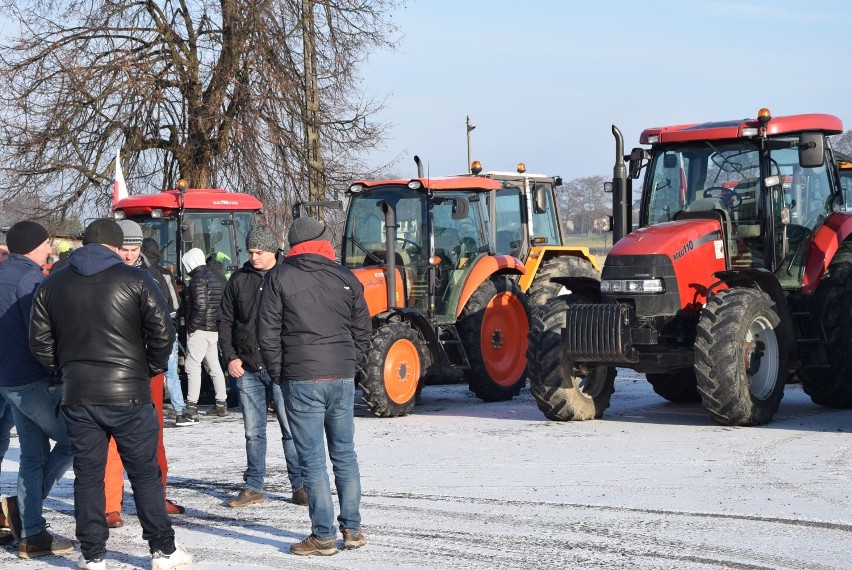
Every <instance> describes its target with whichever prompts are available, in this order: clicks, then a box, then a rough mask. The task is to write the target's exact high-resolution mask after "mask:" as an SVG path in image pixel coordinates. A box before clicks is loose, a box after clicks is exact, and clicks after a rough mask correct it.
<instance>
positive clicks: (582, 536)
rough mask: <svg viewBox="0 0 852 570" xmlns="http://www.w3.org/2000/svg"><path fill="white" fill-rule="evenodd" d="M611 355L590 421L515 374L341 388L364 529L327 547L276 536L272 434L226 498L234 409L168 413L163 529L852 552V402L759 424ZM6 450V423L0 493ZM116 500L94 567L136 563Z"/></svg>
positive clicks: (572, 551) (460, 546)
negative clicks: (116, 522)
mask: <svg viewBox="0 0 852 570" xmlns="http://www.w3.org/2000/svg"><path fill="white" fill-rule="evenodd" d="M619 372H620V373H619V377H618V380H617V382H616V393H615V395H614V396H613V405H612V407H611V408H610V409H609V410H608V411H607V414H606V415H605V417H604V419H602V420H598V421H591V422H583V423H556V422H551V421H547V420H545V419H544V417H543V416H542V414H541V413H540V412H539V411H538V409H537V408H536V405H535V402H534V401H533V399H532V397H531V396H530V395H529V392H528V391H524V392H522V394H521V396H520V397H518V398H516V399H515V400H513V401H511V402H502V403H496V404H484V403H482V402H480V401H478V400H476V399H475V398H474V397H473V396H472V395H470V393H469V392H468V391H467V389H466V387H465V386H463V385H448V386H430V387H427V388H426V389H424V391H423V404H422V405H421V406H419V407H418V408H417V410H416V413H415V414H414V415H411V416H409V417H405V418H397V419H377V418H374V417H372V416H370V415H369V414H368V413H367V412H366V410H365V409H364V408H363V406H361V405H358V406H356V416H357V418H356V429H357V435H356V437H357V441H356V445H357V449H358V455H359V459H360V464H361V473H362V484H363V494H364V496H363V504H362V516H363V520H364V531H365V534H366V536H367V546H366V547H364V548H362V549H360V550H356V551H346V552H341V553H339V554H338V555H336V556H332V557H316V558H313V557H312V558H302V557H295V556H293V555H291V554H289V552H288V550H289V547H290V545H291V544H293V543H294V542H296V541H298V540H300V539H301V538H303V537H304V536H305V535H306V534H307V533H308V531H309V528H310V525H309V520H308V516H307V509H306V508H304V507H297V506H295V505H292V504H290V503H289V502H288V500H289V498H290V488H289V484H288V483H287V478H286V473H285V472H284V461H283V456H282V453H281V451H280V446H278V445H274V446H272V445H271V446H270V450H269V473H268V478H267V501H266V502H265V503H263V504H261V505H254V506H251V507H247V508H244V509H241V510H233V509H229V508H228V507H226V506H224V500H225V499H226V498H227V497H229V496H231V495H233V494H234V493H236V492H237V491H238V490H239V489H240V486H241V483H242V471H243V469H244V461H245V453H244V446H243V441H244V440H243V433H242V424H241V416H240V414H239V412H238V411H236V410H232V412H235V413H232V414H231V415H230V416H229V417H227V418H216V419H212V418H211V419H209V420H207V419H205V418H202V423H201V424H200V425H198V426H193V427H191V428H168V429H167V431H166V449H167V452H168V455H169V469H170V471H169V484H170V487H169V491H168V495H169V497H170V498H172V499H174V500H175V501H176V502H178V503H180V504H183V505H185V506H186V507H187V514H185V515H180V516H175V517H173V521H174V524H175V529H176V532H177V535H178V540H179V541H180V542H181V543H183V544H184V545H185V546H186V547H187V548H188V550H190V551H191V552H193V553H194V554H195V556H196V560H197V563H196V564H194V565H193V566H192V568H242V569H249V570H253V569H265V568H347V569H351V568H406V569H407V568H471V569H483V570H485V569H493V568H517V569H533V568H548V567H554V568H607V569H609V568H672V569H675V568H676V569H710V568H739V569H764V568H765V569H776V568H785V569H787V568H788V569H803V568H807V569H809V570H816V569H827V568H852V560H850V556H849V552H850V548H849V544H850V541H852V437H851V436H850V435H849V432H852V413H850V412H849V411H836V410H829V409H825V408H821V407H819V406H816V405H814V404H812V403H811V402H810V399H809V398H808V397H807V396H806V395H805V394H804V393H803V392H802V390H801V387H800V386H796V385H793V386H789V387H788V388H787V390H786V393H785V397H784V400H783V401H782V402H781V409H780V411H779V413H778V414H777V415H776V418H775V421H774V422H773V423H771V424H770V425H768V426H763V427H757V428H730V427H722V426H719V425H717V424H715V423H714V422H713V421H712V420H710V418H709V417H708V416H707V415H706V414H705V413H704V411H703V409H702V408H701V406H700V405H679V404H671V403H667V402H665V401H663V400H662V399H660V398H659V397H658V396H656V395H655V394H654V393H653V391H652V390H651V387H650V385H649V384H648V383H647V382H645V380H644V377H643V376H641V375H636V374H635V373H633V372H630V371H627V370H620V371H619ZM270 428H271V429H272V428H275V424H274V423H273V424H270ZM17 460H18V447H17V439H14V440H13V442H12V448H11V449H10V450H9V452H8V453H7V455H6V459H5V461H4V463H3V472H2V476H0V491H2V492H4V493H9V492H11V491H12V490H13V488H14V476H15V472H16V470H17ZM72 480H73V475H72V474H71V473H70V472H69V474H68V475H67V476H66V478H65V479H64V480H63V481H62V482H61V483H60V484H59V485H58V487H57V488H56V489H55V491H54V494H53V496H52V497H51V498H50V499H49V500H48V501H47V502H46V507H47V508H48V509H49V511H48V513H47V518H48V520H49V522H50V523H51V530H53V531H55V532H57V533H59V534H62V535H64V536H69V537H73V528H74V527H73V501H72ZM127 490H128V496H129V486H128V487H127ZM126 502H127V503H129V504H128V505H127V508H126V509H125V510H126V512H127V516H126V517H125V519H126V525H125V526H124V527H123V528H120V529H116V530H114V531H113V532H112V535H111V538H110V542H109V550H110V552H109V557H108V560H107V562H108V567H110V568H136V567H143V568H147V567H148V564H149V559H148V556H147V547H146V544H145V543H144V542H143V541H142V538H141V528H140V526H139V523H138V520H137V519H136V517H135V516H134V515H133V514H132V513H133V512H134V509H133V503H132V501H131V500H129V499H128V500H126ZM77 556H78V554H75V555H73V556H72V555H68V556H65V557H48V558H42V559H39V560H36V561H23V560H18V559H17V558H16V556H15V553H14V551H13V550H12V549H11V548H6V549H3V548H0V567H2V568H27V569H43V568H57V567H59V568H73V567H74V565H75V561H76V558H77Z"/></svg>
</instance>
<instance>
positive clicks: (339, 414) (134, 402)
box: [0, 218, 371, 569]
mask: <svg viewBox="0 0 852 570" xmlns="http://www.w3.org/2000/svg"><path fill="white" fill-rule="evenodd" d="M131 224H132V225H131ZM137 230H138V231H137ZM288 239H289V241H290V245H291V249H290V252H289V254H288V255H287V256H286V257H284V258H283V259H281V260H279V259H278V255H279V251H278V243H277V241H276V239H275V236H274V234H273V233H272V232H271V230H269V228H267V227H265V226H260V225H258V226H255V227H254V228H252V230H251V231H250V232H249V235H248V239H247V241H246V249H247V251H248V254H249V261H248V262H247V263H246V264H245V265H244V266H243V267H242V268H240V269H239V270H238V271H236V272H235V273H234V274H233V275H232V276H231V277H230V279H229V280H228V281H227V283H226V284H224V287H223V285H222V283H221V282H219V283H218V295H219V299H220V300H219V299H216V292H217V291H216V288H217V283H216V281H214V280H217V279H218V277H217V276H215V275H214V276H210V275H207V274H206V271H205V270H204V269H203V268H202V265H203V260H204V253H203V252H202V251H201V250H198V249H193V250H190V251H188V252H186V253H185V254H184V256H183V258H182V262H183V264H184V268H185V269H186V270H187V271H188V272H189V275H190V282H189V295H188V297H187V303H186V307H185V309H186V312H185V318H186V322H187V335H188V343H187V344H188V345H190V346H191V348H190V347H188V351H187V360H186V367H187V373H188V375H189V382H188V391H187V399H186V403H185V408H184V409H180V408H182V407H183V405H184V403H183V401H182V398H180V396H182V393H181V391H180V385H179V383H177V387H176V389H174V388H173V387H172V383H175V381H176V379H177V376H176V374H175V372H176V362H175V361H176V351H175V324H174V321H173V319H174V317H175V312H176V310H177V305H178V303H179V298H178V296H177V295H176V292H175V291H174V283H169V276H168V275H164V273H163V271H162V270H161V268H159V267H158V265H157V262H156V261H154V262H153V263H151V260H150V258H151V257H153V256H154V249H156V248H153V249H152V251H151V253H150V254H149V255H144V254H141V250H144V249H145V248H146V246H148V245H150V244H147V243H144V242H145V241H146V240H145V238H143V236H142V232H141V229H140V228H139V226H138V225H137V224H135V223H132V222H130V223H127V222H126V221H124V222H122V225H119V224H118V223H116V222H115V221H113V220H111V219H100V220H95V221H94V222H92V223H91V224H89V226H88V227H87V228H86V230H85V233H84V236H83V247H81V248H79V249H78V250H76V251H74V252H73V253H72V254H71V255H70V257H69V260H68V264H67V267H65V268H62V269H61V270H58V271H55V272H54V273H52V274H51V275H50V276H49V277H47V278H46V279H45V278H44V275H43V274H42V273H41V265H42V264H43V263H44V262H45V261H46V259H47V255H49V252H50V245H49V241H48V235H47V231H46V230H45V229H44V228H43V227H42V226H40V225H39V224H37V223H35V222H31V221H24V222H19V223H18V224H15V225H14V226H12V228H10V230H9V232H8V234H7V236H6V241H7V242H8V243H7V247H8V250H9V259H8V260H7V261H6V262H5V263H3V264H2V266H0V335H2V338H3V342H2V344H0V347H2V348H0V453H5V451H6V449H7V448H8V445H9V431H10V429H11V423H12V422H9V420H8V418H9V416H10V415H11V417H12V420H13V421H14V425H15V427H16V429H17V432H18V437H19V442H20V448H21V454H20V464H19V465H20V467H19V474H18V489H17V495H16V496H7V497H5V498H3V500H2V506H3V509H2V513H3V517H2V518H0V543H2V542H3V541H5V542H7V543H8V542H12V541H13V540H15V539H17V540H18V541H19V545H18V554H19V556H20V557H22V558H32V557H36V556H45V555H50V554H67V553H70V552H72V551H73V548H74V546H73V543H72V542H71V541H70V540H68V539H65V538H62V537H59V536H56V535H53V534H52V533H50V532H49V531H48V530H47V526H48V525H47V523H46V521H45V519H44V517H43V516H42V503H43V501H44V499H45V498H46V497H47V496H48V494H49V493H50V491H51V489H52V487H53V485H54V484H55V482H56V481H58V480H59V479H60V478H61V477H62V476H63V474H64V473H65V471H66V470H67V469H68V467H69V465H71V464H72V460H73V467H74V475H75V479H74V502H75V518H76V537H77V539H78V540H79V541H80V549H81V555H80V557H79V560H78V562H77V566H78V568H84V569H85V568H94V569H101V568H106V563H105V554H106V542H107V538H108V536H109V528H110V527H115V526H121V525H122V524H124V521H123V519H122V518H121V492H120V491H121V490H123V487H124V485H123V479H121V471H122V469H123V470H124V471H126V472H127V476H128V478H129V480H130V483H131V486H132V488H133V495H134V501H135V504H136V511H137V514H138V517H139V522H140V524H141V526H142V530H143V538H144V539H146V540H147V541H148V544H149V549H150V552H151V557H152V558H151V559H152V568H154V569H166V568H176V567H179V566H183V565H186V564H190V563H191V562H192V555H191V554H189V553H188V552H187V551H186V550H185V549H184V548H182V547H181V546H180V545H179V544H177V543H176V542H175V536H174V530H173V528H172V525H171V520H170V519H169V514H179V513H182V512H184V508H183V507H181V506H179V505H177V504H175V503H174V502H172V501H169V500H168V499H167V498H166V494H165V487H166V473H167V465H166V462H165V451H164V449H163V444H162V438H163V414H162V403H163V384H164V381H165V382H167V383H168V384H169V386H168V389H169V393H170V398H171V401H172V405H173V406H174V407H175V411H176V413H178V418H179V420H180V419H181V416H184V417H190V416H191V415H193V414H197V401H198V390H199V388H200V371H201V366H202V363H204V364H206V365H207V367H208V370H210V371H211V373H212V372H213V371H215V370H216V369H219V371H220V374H221V368H220V366H219V352H220V351H221V355H222V357H223V360H224V362H225V364H226V366H227V369H228V373H229V374H230V375H231V376H232V377H233V378H235V381H236V385H237V388H238V390H239V396H240V405H241V408H242V411H243V419H244V428H245V438H246V455H247V468H246V471H245V473H244V481H245V487H244V489H242V491H241V492H240V494H239V495H238V496H236V497H233V498H231V499H229V500H228V501H227V504H228V506H230V507H235V508H236V507H244V506H248V505H251V504H254V503H259V502H262V501H263V500H264V495H263V483H264V476H265V470H266V466H265V461H266V411H267V394H268V393H271V395H272V401H273V402H274V407H275V413H276V417H277V419H278V423H279V426H280V428H281V432H282V441H283V446H284V454H285V459H286V464H287V471H288V475H289V478H290V482H291V485H292V488H293V497H292V501H293V502H294V503H297V504H307V506H308V508H309V514H310V518H311V534H310V536H308V537H307V538H306V539H305V540H303V541H301V542H299V543H297V544H294V545H293V546H292V547H291V549H290V551H291V552H292V553H293V554H300V555H316V554H319V555H329V554H334V553H336V552H337V550H338V548H337V529H336V528H335V524H334V505H333V503H332V495H331V487H330V483H329V479H328V472H327V468H326V447H325V442H326V441H327V443H328V455H329V458H330V459H331V463H332V466H333V471H334V477H335V485H336V488H337V494H338V498H339V503H340V514H339V516H338V517H337V521H338V525H337V526H338V527H339V528H340V530H341V532H342V535H343V547H344V548H349V549H351V548H358V547H360V546H363V545H364V544H365V542H366V541H365V538H364V535H363V532H362V530H361V519H360V494H361V489H360V474H359V470H358V463H357V457H356V454H355V450H354V418H353V414H352V404H353V400H354V375H355V369H356V365H357V362H358V360H359V358H361V357H362V355H363V354H364V352H365V351H366V348H367V345H368V343H369V338H370V330H371V327H370V315H369V311H368V309H367V305H366V301H365V299H364V295H363V289H362V287H361V284H360V283H359V282H358V280H357V279H356V278H355V277H354V275H353V274H352V273H351V272H350V271H349V270H348V269H346V268H344V267H342V266H341V265H339V264H338V263H336V262H335V260H334V259H335V256H334V250H333V249H332V246H331V243H330V242H329V241H328V239H327V235H326V229H325V225H324V224H323V223H322V222H320V221H317V220H313V219H310V218H299V219H297V220H295V221H294V223H293V225H292V226H291V228H290V231H289V233H288ZM154 245H156V244H154ZM199 254H200V256H201V257H200V260H201V263H200V264H199V263H198V262H199ZM0 255H2V253H0ZM156 255H157V256H158V255H159V250H158V249H156ZM157 261H158V260H157ZM140 269H142V270H140ZM170 287H171V289H170ZM211 293H212V294H211ZM211 303H212V304H215V305H216V307H215V308H216V309H217V310H218V311H217V312H218V313H219V315H218V316H217V318H216V319H215V320H212V321H211V319H210V318H209V317H210V314H211V312H210V311H209V307H210V305H211ZM211 329H212V330H211ZM211 346H212V348H211ZM195 347H200V348H195ZM214 355H215V365H214V364H213V361H214ZM167 372H168V373H169V374H167V375H166V378H165V380H164V374H165V373H167ZM196 374H197V376H196ZM211 375H212V374H211ZM196 378H197V383H196V380H195V379H196ZM214 388H215V390H216V405H215V406H214V408H213V411H214V412H216V411H217V410H220V409H221V407H224V413H225V414H226V413H227V406H226V404H225V382H224V376H222V378H221V384H219V382H218V380H217V379H216V378H215V377H214ZM220 389H221V390H220ZM176 397H178V398H176ZM176 399H180V400H181V401H180V402H177V403H176V402H175V400H176ZM31 408H38V410H39V413H38V414H35V413H33V412H32V410H31ZM223 415H224V414H223ZM4 433H5V437H4ZM51 440H52V441H53V442H54V444H53V446H52V448H51ZM111 445H114V452H113V453H111V452H110V446H111ZM0 461H2V455H0ZM111 464H112V465H113V466H115V465H116V464H117V465H118V467H117V469H114V470H113V471H114V472H117V475H118V481H119V482H120V484H119V485H118V489H119V493H118V494H117V497H118V499H117V501H116V500H115V497H113V499H112V503H110V501H111V499H110V481H111V475H110V465H111ZM112 480H115V477H112ZM114 495H115V494H114ZM3 528H8V529H9V535H8V536H7V535H5V534H3V530H2V529H3Z"/></svg>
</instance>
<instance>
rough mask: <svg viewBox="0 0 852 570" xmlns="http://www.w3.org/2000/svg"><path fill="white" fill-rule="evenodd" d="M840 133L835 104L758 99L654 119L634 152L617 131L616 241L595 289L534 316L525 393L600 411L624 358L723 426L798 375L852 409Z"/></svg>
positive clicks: (759, 418)
mask: <svg viewBox="0 0 852 570" xmlns="http://www.w3.org/2000/svg"><path fill="white" fill-rule="evenodd" d="M841 132H843V126H842V124H841V122H840V120H839V119H838V118H837V117H834V116H831V115H823V114H808V115H793V116H787V117H772V116H771V115H770V113H769V111H768V110H766V109H761V111H760V112H759V113H758V116H757V118H756V119H745V120H734V121H725V122H715V123H704V124H690V125H677V126H672V127H663V128H653V129H647V130H645V131H644V132H643V133H642V136H641V142H642V143H643V144H647V145H649V146H650V148H636V149H634V150H633V151H632V152H631V153H630V155H629V156H626V157H625V156H624V154H623V140H622V138H621V133H620V132H619V131H618V129H617V128H615V127H613V134H614V135H615V137H616V164H615V169H614V177H613V182H612V191H613V214H614V216H613V222H614V232H615V235H614V241H615V242H616V243H615V245H614V247H613V248H612V250H611V251H610V252H609V254H608V255H607V258H606V261H605V263H604V267H603V270H602V273H601V281H600V285H599V286H592V285H590V286H587V287H585V288H572V290H571V294H569V295H564V296H561V297H556V298H555V299H552V300H551V301H549V302H548V303H547V304H546V305H544V310H543V311H542V312H541V313H538V314H537V315H536V316H535V318H534V325H533V329H534V330H533V332H532V334H531V340H530V358H529V360H530V384H531V388H530V391H531V392H532V394H533V396H534V397H535V398H536V402H537V403H538V406H539V408H540V409H541V410H542V411H543V412H544V414H545V415H546V416H547V417H549V418H551V419H555V420H572V419H590V418H593V417H599V416H600V415H601V414H603V411H604V410H605V409H606V408H607V407H608V406H609V401H610V397H611V395H612V393H613V390H614V378H615V367H616V366H618V367H625V368H632V369H633V370H636V371H639V372H644V373H645V375H646V377H647V379H648V381H649V382H650V383H651V385H652V386H653V388H654V390H655V391H656V392H657V393H658V394H659V395H661V396H662V397H664V398H666V399H668V400H672V401H692V402H698V401H700V402H701V403H702V404H703V406H704V408H705V409H706V410H707V412H708V413H709V414H710V416H711V417H712V418H713V419H714V420H716V421H717V422H719V423H721V424H724V425H757V424H763V423H766V422H768V421H770V420H771V418H772V416H773V415H774V414H775V412H776V411H777V410H778V407H779V404H780V401H781V398H782V396H783V393H784V385H785V383H786V382H787V379H788V377H791V378H793V377H795V378H798V379H801V381H802V385H803V388H804V390H805V392H807V393H808V394H809V395H810V397H811V399H812V400H813V401H814V402H815V403H818V404H820V405H824V406H829V407H836V408H847V407H852V212H848V211H845V201H844V198H843V193H842V187H841V177H842V176H841V174H842V173H841V171H840V168H838V162H839V161H838V160H837V157H835V155H834V153H833V152H832V149H831V145H830V138H829V137H830V136H831V135H835V134H838V133H841ZM625 160H628V161H629V164H625ZM643 168H645V169H646V172H645V180H644V186H643V189H642V196H641V201H640V208H639V220H638V222H639V223H638V226H639V227H638V229H637V230H635V231H632V232H630V233H628V231H629V230H630V228H631V227H632V223H631V215H632V204H633V197H632V181H633V180H634V179H637V178H639V176H640V173H641V171H642V169H643Z"/></svg>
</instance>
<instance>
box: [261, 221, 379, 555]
mask: <svg viewBox="0 0 852 570" xmlns="http://www.w3.org/2000/svg"><path fill="white" fill-rule="evenodd" d="M287 238H288V240H289V241H290V246H291V248H290V253H289V254H288V255H287V258H286V259H285V260H284V263H283V264H281V265H278V266H276V267H275V268H273V269H271V270H270V271H269V274H268V275H267V276H266V281H265V283H264V290H263V293H262V294H261V296H260V302H259V307H258V313H257V320H258V323H257V338H258V343H259V345H260V354H261V356H262V357H263V362H264V364H265V365H266V367H267V369H268V370H269V376H270V378H272V381H273V382H281V383H282V391H283V393H284V402H285V403H286V406H287V417H288V419H289V420H290V428H291V430H292V433H293V441H294V442H295V444H296V451H298V453H299V464H300V465H301V467H302V478H303V480H304V482H305V489H306V490H307V492H308V509H309V512H310V516H311V534H310V536H308V537H307V538H306V539H305V540H303V541H301V542H299V543H297V544H294V545H293V546H291V547H290V552H291V553H293V554H298V555H302V556H311V555H323V556H328V555H331V554H335V553H337V530H336V529H335V526H334V504H333V503H332V500H331V487H330V485H329V481H328V471H327V470H326V466H325V443H326V442H328V456H329V458H330V459H331V464H332V468H333V470H334V484H335V487H337V497H338V499H339V501H340V515H339V516H338V517H337V522H338V526H339V527H340V530H341V532H342V533H343V547H344V548H347V549H352V548H359V547H361V546H363V545H364V544H365V543H366V540H365V539H364V533H363V532H362V531H361V511H360V503H361V475H360V472H359V470H358V458H357V456H356V455H355V439H354V437H355V420H354V417H353V413H352V407H353V400H354V395H355V382H354V376H355V369H356V366H357V363H358V362H359V360H361V358H362V357H363V355H364V353H365V352H366V350H367V347H368V346H369V344H370V333H371V320H370V311H369V309H368V308H367V301H366V299H364V289H363V287H362V286H361V283H360V282H359V281H358V279H357V278H356V277H355V275H354V274H353V273H352V272H351V271H350V270H349V269H347V268H346V267H343V266H341V265H340V264H338V263H336V262H335V260H334V259H335V252H334V248H332V246H331V242H329V241H328V239H326V238H325V224H324V223H322V222H320V221H318V220H314V219H311V218H297V219H296V220H295V221H294V222H293V225H292V226H291V227H290V231H289V232H288V234H287Z"/></svg>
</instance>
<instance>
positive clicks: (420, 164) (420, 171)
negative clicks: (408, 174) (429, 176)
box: [414, 154, 423, 178]
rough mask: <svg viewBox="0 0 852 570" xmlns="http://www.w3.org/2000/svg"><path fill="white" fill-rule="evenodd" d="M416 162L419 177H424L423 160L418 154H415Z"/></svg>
mask: <svg viewBox="0 0 852 570" xmlns="http://www.w3.org/2000/svg"><path fill="white" fill-rule="evenodd" d="M414 164H416V165H417V178H423V161H421V160H420V157H419V156H417V155H416V154H415V155H414Z"/></svg>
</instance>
